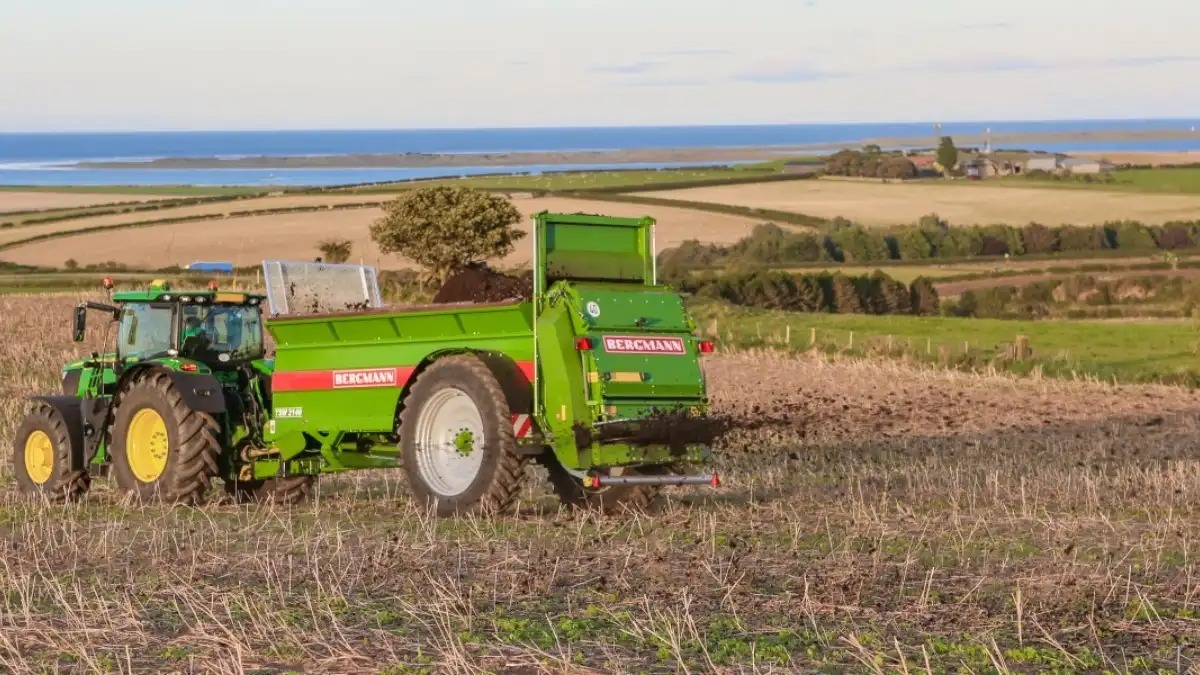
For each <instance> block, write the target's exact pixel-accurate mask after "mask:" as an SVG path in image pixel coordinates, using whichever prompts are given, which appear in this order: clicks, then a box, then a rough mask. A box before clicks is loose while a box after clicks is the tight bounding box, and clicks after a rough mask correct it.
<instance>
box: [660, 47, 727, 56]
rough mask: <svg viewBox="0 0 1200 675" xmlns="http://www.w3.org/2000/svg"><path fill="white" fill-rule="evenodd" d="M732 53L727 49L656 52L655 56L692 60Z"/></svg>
mask: <svg viewBox="0 0 1200 675" xmlns="http://www.w3.org/2000/svg"><path fill="white" fill-rule="evenodd" d="M732 53H733V52H732V51H730V50H728V49H676V50H672V51H666V52H658V53H657V54H655V55H656V56H661V57H664V58H694V57H704V56H728V55H730V54H732Z"/></svg>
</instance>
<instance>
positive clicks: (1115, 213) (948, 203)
mask: <svg viewBox="0 0 1200 675" xmlns="http://www.w3.org/2000/svg"><path fill="white" fill-rule="evenodd" d="M643 196H647V197H660V198H664V199H680V200H687V201H692V202H709V203H714V204H726V205H734V206H749V207H754V208H763V209H775V210H779V211H792V212H796V213H804V214H808V215H812V216H820V217H823V218H834V217H837V216H841V217H844V218H849V219H850V220H853V221H855V222H860V223H864V224H868V225H901V224H906V223H912V222H915V221H916V220H917V219H918V218H920V217H921V216H923V215H926V214H928V213H934V212H936V213H937V214H938V215H939V216H941V217H942V218H944V219H946V220H948V221H950V222H951V223H953V224H955V225H976V224H978V225H990V224H994V223H1007V224H1010V225H1024V224H1026V223H1029V222H1031V221H1036V222H1039V223H1043V224H1046V225H1062V224H1079V225H1095V224H1099V223H1103V222H1107V221H1110V220H1123V219H1133V220H1140V221H1142V222H1145V223H1163V222H1167V221H1171V220H1191V219H1194V218H1195V217H1196V214H1197V213H1200V196H1195V195H1188V196H1184V195H1154V194H1139V193H1129V192H1105V191H1103V190H1049V189H1044V188H1039V187H1030V188H1019V187H1002V186H987V185H966V184H963V183H962V182H961V181H959V182H958V184H955V185H937V184H928V183H921V184H896V183H887V184H885V183H872V182H858V181H839V180H807V181H792V182H785V183H751V184H747V185H726V186H718V187H702V188H687V189H682V190H668V191H662V192H647V193H643Z"/></svg>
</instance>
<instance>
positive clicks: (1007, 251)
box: [659, 214, 1200, 276]
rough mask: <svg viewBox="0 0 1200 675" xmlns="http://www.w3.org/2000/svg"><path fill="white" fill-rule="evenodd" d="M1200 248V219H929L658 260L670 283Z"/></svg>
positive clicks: (774, 229)
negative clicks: (760, 270) (715, 275)
mask: <svg viewBox="0 0 1200 675" xmlns="http://www.w3.org/2000/svg"><path fill="white" fill-rule="evenodd" d="M1197 245H1200V220H1193V221H1175V222H1169V223H1166V224H1163V225H1146V224H1144V223H1141V222H1139V221H1136V220H1121V221H1110V222H1107V223H1104V224H1103V225H1094V226H1081V225H1061V226H1058V227H1049V226H1046V225H1042V224H1040V223H1029V224H1028V225H1024V226H1013V225H986V226H978V225H972V226H951V225H950V223H949V222H947V221H946V220H944V219H942V218H940V217H938V216H937V215H936V214H930V215H927V216H924V217H923V218H921V219H920V220H919V221H918V222H917V223H916V224H914V225H907V226H898V227H885V228H878V227H864V226H862V225H859V224H857V223H854V222H851V221H849V220H846V219H845V218H835V219H834V220H833V221H831V222H829V223H828V224H826V225H825V226H824V227H822V228H820V229H819V230H818V231H814V232H800V231H792V230H785V229H783V228H782V227H779V226H778V225H775V224H773V223H764V224H762V225H759V226H757V227H755V229H754V230H753V231H752V232H751V234H750V235H748V236H746V237H744V238H742V239H741V240H739V241H737V242H736V243H734V244H732V245H719V244H704V243H701V242H699V241H696V240H689V241H685V242H683V243H682V244H680V245H679V246H676V247H674V248H669V249H665V250H664V251H662V253H660V254H659V264H660V266H661V267H662V269H663V270H664V274H665V275H667V276H672V275H675V276H678V275H679V274H680V273H682V272H685V271H687V270H692V269H699V268H706V267H722V266H728V265H737V264H745V265H751V266H753V265H789V264H802V263H812V262H846V263H870V262H882V261H888V260H936V259H964V258H979V257H1001V256H1024V255H1051V254H1055V253H1067V252H1080V253H1085V252H1093V253H1094V252H1099V251H1111V250H1120V251H1147V252H1152V251H1171V250H1178V249H1187V248H1195V247H1196V246H1197Z"/></svg>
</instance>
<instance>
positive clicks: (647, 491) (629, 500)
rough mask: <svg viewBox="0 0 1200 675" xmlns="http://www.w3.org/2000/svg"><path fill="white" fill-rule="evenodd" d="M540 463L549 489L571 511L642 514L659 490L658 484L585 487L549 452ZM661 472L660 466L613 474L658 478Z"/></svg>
mask: <svg viewBox="0 0 1200 675" xmlns="http://www.w3.org/2000/svg"><path fill="white" fill-rule="evenodd" d="M539 461H540V463H541V464H542V466H544V467H545V468H546V472H547V473H548V474H549V480H550V488H551V489H552V490H553V491H554V494H555V496H557V497H558V499H559V501H560V502H562V503H563V504H564V505H566V506H568V507H570V508H573V509H581V510H595V511H600V512H601V513H607V514H613V513H621V512H623V511H625V510H634V511H643V510H645V509H646V508H647V507H649V506H650V504H651V503H652V502H653V501H654V498H655V497H657V496H658V493H659V492H660V491H662V486H659V485H607V486H605V485H601V487H599V488H585V487H584V486H583V483H581V482H580V480H579V479H578V478H576V477H575V476H572V475H571V474H569V473H567V470H566V469H565V468H563V465H562V464H561V463H560V462H559V461H558V458H557V457H555V456H554V455H553V454H552V453H547V454H546V455H545V456H543V457H542V458H540V460H539ZM664 473H667V471H666V469H663V468H660V467H644V468H641V469H634V468H628V467H625V468H620V469H617V470H616V471H615V472H614V473H613V475H614V476H657V475H662V474H664Z"/></svg>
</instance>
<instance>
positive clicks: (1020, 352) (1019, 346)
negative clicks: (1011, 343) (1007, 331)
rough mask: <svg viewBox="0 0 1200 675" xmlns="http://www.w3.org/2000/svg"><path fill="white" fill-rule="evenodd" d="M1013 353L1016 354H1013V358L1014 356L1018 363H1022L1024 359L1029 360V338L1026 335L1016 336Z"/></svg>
mask: <svg viewBox="0 0 1200 675" xmlns="http://www.w3.org/2000/svg"><path fill="white" fill-rule="evenodd" d="M1014 351H1015V352H1016V353H1015V354H1013V356H1015V357H1016V358H1017V360H1018V361H1023V360H1025V359H1027V358H1029V336H1028V335H1018V336H1017V341H1016V344H1015V349H1014Z"/></svg>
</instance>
